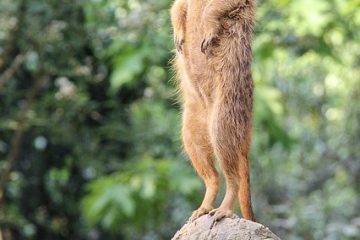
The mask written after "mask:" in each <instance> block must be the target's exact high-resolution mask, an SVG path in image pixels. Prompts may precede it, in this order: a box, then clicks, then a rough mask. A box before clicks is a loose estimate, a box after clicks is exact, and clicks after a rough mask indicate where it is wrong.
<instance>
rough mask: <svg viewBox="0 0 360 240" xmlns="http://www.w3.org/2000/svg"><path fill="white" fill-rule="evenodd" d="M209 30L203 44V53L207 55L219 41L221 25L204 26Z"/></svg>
mask: <svg viewBox="0 0 360 240" xmlns="http://www.w3.org/2000/svg"><path fill="white" fill-rule="evenodd" d="M204 29H207V31H205V34H204V38H203V40H202V42H201V52H202V53H204V54H207V52H208V48H209V47H211V46H212V45H214V43H216V42H217V41H218V40H219V36H218V35H219V32H220V25H219V26H218V25H211V26H204Z"/></svg>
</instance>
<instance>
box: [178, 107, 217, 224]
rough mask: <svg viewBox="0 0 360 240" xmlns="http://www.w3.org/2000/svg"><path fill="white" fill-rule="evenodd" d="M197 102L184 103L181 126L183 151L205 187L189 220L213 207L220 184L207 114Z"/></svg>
mask: <svg viewBox="0 0 360 240" xmlns="http://www.w3.org/2000/svg"><path fill="white" fill-rule="evenodd" d="M198 104H199V103H194V104H185V108H184V113H183V127H182V137H183V142H184V148H185V151H186V152H187V154H188V155H189V157H190V160H191V162H192V165H193V166H194V168H195V170H196V171H197V173H198V174H199V176H200V177H201V178H202V179H203V181H204V183H205V187H206V192H205V196H204V199H203V201H202V203H201V205H200V207H199V208H198V209H197V210H195V211H194V212H193V214H192V216H191V218H190V220H195V219H196V218H198V217H200V216H202V215H204V214H207V213H208V212H209V211H211V210H212V209H213V204H214V202H215V199H216V196H217V193H218V191H219V185H220V177H219V174H218V172H217V170H216V168H215V166H214V159H213V151H212V147H211V144H210V140H209V134H208V127H207V115H206V112H205V110H204V109H199V107H197V105H198Z"/></svg>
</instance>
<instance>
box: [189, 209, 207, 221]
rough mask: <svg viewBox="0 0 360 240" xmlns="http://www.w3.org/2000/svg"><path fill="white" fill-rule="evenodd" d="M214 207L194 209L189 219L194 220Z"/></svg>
mask: <svg viewBox="0 0 360 240" xmlns="http://www.w3.org/2000/svg"><path fill="white" fill-rule="evenodd" d="M212 209H213V208H212V207H200V208H199V209H197V210H195V211H193V213H192V215H191V217H190V219H189V220H190V221H191V222H193V221H195V220H196V219H198V218H199V217H201V216H202V215H205V214H208V213H209V212H210V211H211V210H212Z"/></svg>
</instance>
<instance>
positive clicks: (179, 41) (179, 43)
mask: <svg viewBox="0 0 360 240" xmlns="http://www.w3.org/2000/svg"><path fill="white" fill-rule="evenodd" d="M184 42H185V41H184V37H182V35H175V36H174V44H175V47H176V50H177V51H178V52H179V53H182V51H183V44H184Z"/></svg>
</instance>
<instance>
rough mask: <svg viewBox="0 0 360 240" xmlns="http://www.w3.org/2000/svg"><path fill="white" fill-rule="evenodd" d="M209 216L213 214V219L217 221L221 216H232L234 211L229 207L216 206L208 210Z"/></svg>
mask: <svg viewBox="0 0 360 240" xmlns="http://www.w3.org/2000/svg"><path fill="white" fill-rule="evenodd" d="M209 214H210V215H211V216H213V218H214V221H216V222H218V221H220V220H221V219H223V218H234V213H233V211H232V210H230V209H225V208H221V207H220V208H216V209H213V210H212V211H210V212H209Z"/></svg>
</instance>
